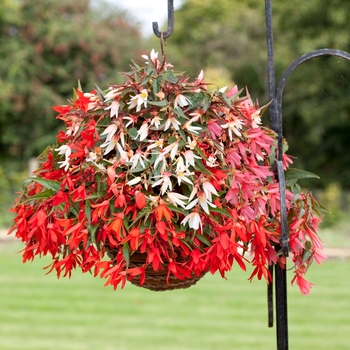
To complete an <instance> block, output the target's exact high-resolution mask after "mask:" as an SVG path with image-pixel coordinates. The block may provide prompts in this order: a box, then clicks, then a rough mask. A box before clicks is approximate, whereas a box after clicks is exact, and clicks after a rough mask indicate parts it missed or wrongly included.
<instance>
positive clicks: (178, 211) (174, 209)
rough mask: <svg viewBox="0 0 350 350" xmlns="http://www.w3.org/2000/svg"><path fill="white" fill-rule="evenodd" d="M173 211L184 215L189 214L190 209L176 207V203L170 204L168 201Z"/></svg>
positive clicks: (168, 205)
mask: <svg viewBox="0 0 350 350" xmlns="http://www.w3.org/2000/svg"><path fill="white" fill-rule="evenodd" d="M166 206H167V207H168V208H169V209H170V210H171V211H173V212H175V213H181V214H183V215H185V216H186V215H187V214H188V211H187V210H185V209H183V208H181V207H176V206H175V205H172V204H169V203H167V205H166Z"/></svg>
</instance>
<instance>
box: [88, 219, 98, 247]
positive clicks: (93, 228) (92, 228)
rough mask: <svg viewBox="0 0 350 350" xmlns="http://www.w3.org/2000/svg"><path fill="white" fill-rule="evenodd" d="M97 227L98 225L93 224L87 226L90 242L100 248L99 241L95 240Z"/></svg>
mask: <svg viewBox="0 0 350 350" xmlns="http://www.w3.org/2000/svg"><path fill="white" fill-rule="evenodd" d="M99 227H100V226H99V225H95V226H90V227H89V228H88V231H89V235H90V237H91V242H92V243H94V244H96V245H97V248H98V249H100V242H97V240H96V231H97V229H98V228H99Z"/></svg>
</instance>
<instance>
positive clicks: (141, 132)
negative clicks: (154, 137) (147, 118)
mask: <svg viewBox="0 0 350 350" xmlns="http://www.w3.org/2000/svg"><path fill="white" fill-rule="evenodd" d="M137 135H138V136H140V141H143V140H144V139H145V138H147V136H148V124H147V123H144V124H142V125H141V127H140V129H139V131H138V132H137Z"/></svg>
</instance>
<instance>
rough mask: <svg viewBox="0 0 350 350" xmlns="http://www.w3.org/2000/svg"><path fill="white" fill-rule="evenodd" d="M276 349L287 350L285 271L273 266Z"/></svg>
mask: <svg viewBox="0 0 350 350" xmlns="http://www.w3.org/2000/svg"><path fill="white" fill-rule="evenodd" d="M275 275H276V277H275V278H276V280H275V291H276V336H277V349H278V350H287V349H288V314H287V310H288V308H287V269H286V268H281V267H280V266H279V265H278V264H276V265H275Z"/></svg>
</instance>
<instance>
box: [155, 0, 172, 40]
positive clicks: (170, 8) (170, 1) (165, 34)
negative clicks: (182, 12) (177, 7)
mask: <svg viewBox="0 0 350 350" xmlns="http://www.w3.org/2000/svg"><path fill="white" fill-rule="evenodd" d="M152 26H153V33H154V34H155V35H156V36H157V37H158V38H161V34H162V33H161V32H160V31H159V27H158V22H152ZM173 30H174V0H168V29H167V31H166V32H163V39H166V38H169V36H170V35H171V34H172V33H173Z"/></svg>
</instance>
